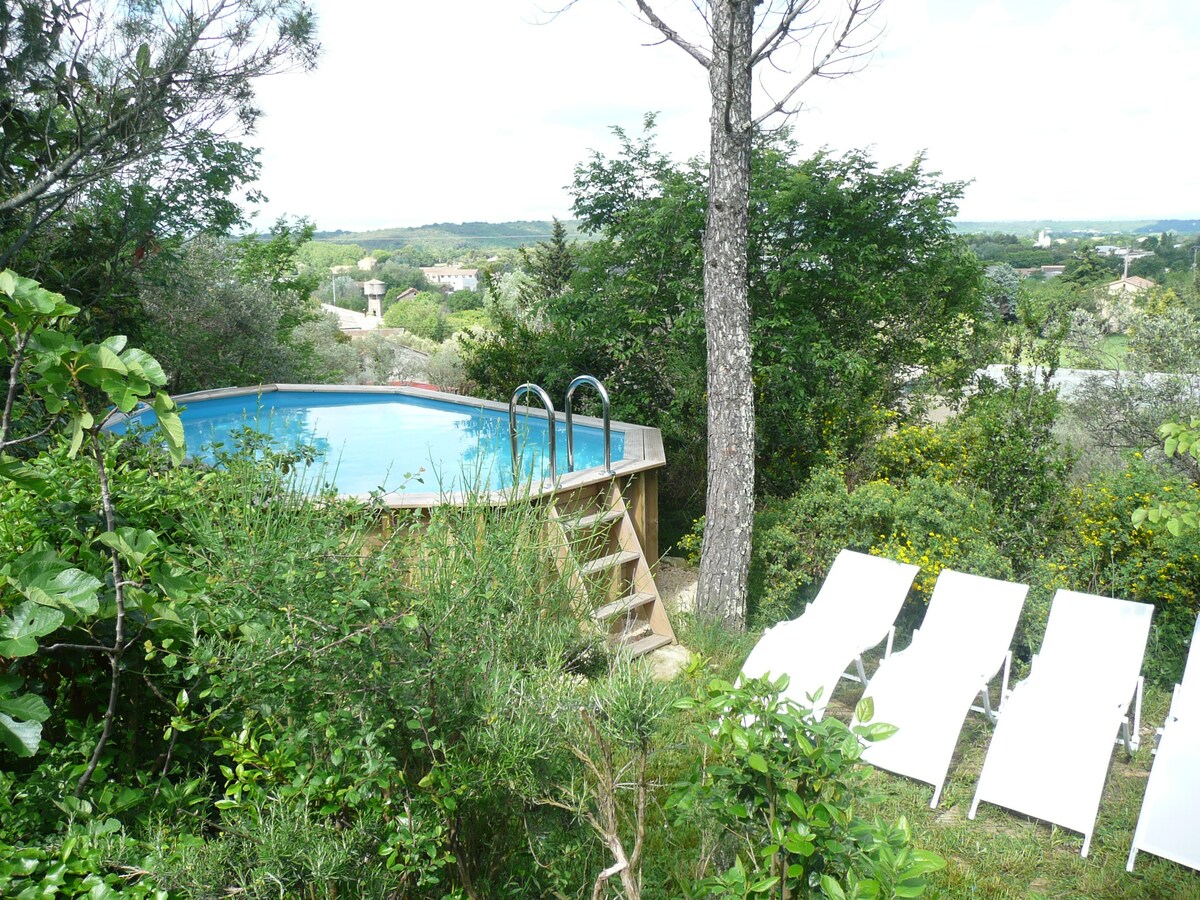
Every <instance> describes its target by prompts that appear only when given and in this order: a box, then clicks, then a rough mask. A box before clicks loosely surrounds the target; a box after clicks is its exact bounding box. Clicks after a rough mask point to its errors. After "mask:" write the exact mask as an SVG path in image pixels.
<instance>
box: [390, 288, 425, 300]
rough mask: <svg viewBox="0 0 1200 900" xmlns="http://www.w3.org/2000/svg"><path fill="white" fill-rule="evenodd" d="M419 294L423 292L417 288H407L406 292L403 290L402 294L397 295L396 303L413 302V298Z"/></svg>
mask: <svg viewBox="0 0 1200 900" xmlns="http://www.w3.org/2000/svg"><path fill="white" fill-rule="evenodd" d="M419 293H421V292H420V291H418V290H417V289H416V288H405V289H404V290H402V291H401V292H400V293H398V294H397V295H396V300H395V302H396V303H399V302H400V301H401V300H411V299H412V298H413V297H415V296H417V294H419Z"/></svg>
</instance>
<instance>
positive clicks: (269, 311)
mask: <svg viewBox="0 0 1200 900" xmlns="http://www.w3.org/2000/svg"><path fill="white" fill-rule="evenodd" d="M293 241H294V236H293V235H291V234H290V232H288V231H287V229H286V226H284V230H283V231H282V232H280V233H279V234H277V235H276V236H275V238H273V239H272V240H271V241H269V242H267V243H257V242H253V241H246V242H243V243H242V244H240V245H236V246H231V245H229V244H227V243H226V242H224V241H220V240H215V239H210V238H197V239H196V240H194V241H192V242H191V243H189V244H188V245H187V247H185V248H184V249H183V250H182V251H181V252H180V253H179V255H178V256H173V257H171V258H159V259H158V260H156V261H155V263H154V264H153V265H150V266H147V268H146V270H145V271H144V272H143V273H142V275H141V277H140V279H139V281H140V298H141V304H142V308H143V310H144V311H145V314H146V318H147V322H146V326H145V331H146V343H147V347H148V348H149V349H150V350H151V351H152V352H153V353H154V354H155V355H156V356H158V357H160V358H161V359H163V360H165V362H166V367H167V369H168V371H169V372H170V385H171V390H172V392H175V393H180V392H187V391H197V390H205V389H208V388H217V387H229V386H230V385H245V384H265V383H271V382H304V381H310V380H318V378H317V377H316V376H317V375H318V374H321V373H319V371H318V372H314V371H311V370H310V368H309V367H310V366H313V367H314V368H316V369H318V370H319V369H320V368H322V367H323V366H322V361H321V360H320V359H313V358H312V354H311V346H309V347H308V348H307V352H306V347H305V345H304V343H303V342H301V343H298V342H297V341H296V340H295V339H294V334H293V332H294V331H295V328H296V326H297V324H299V323H302V322H305V321H308V320H312V319H314V313H313V310H312V309H311V308H310V307H309V301H308V294H307V290H306V287H307V282H306V281H305V280H304V279H303V278H299V277H297V276H295V275H294V273H293V272H292V266H293V265H294V261H293V260H294V243H293ZM247 252H248V253H249V255H247ZM302 336H303V335H302Z"/></svg>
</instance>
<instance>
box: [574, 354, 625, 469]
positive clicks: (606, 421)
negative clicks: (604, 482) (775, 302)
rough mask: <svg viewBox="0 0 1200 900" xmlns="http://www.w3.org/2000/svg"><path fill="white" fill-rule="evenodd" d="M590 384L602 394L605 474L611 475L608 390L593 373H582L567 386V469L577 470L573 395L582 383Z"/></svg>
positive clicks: (610, 430) (610, 428)
mask: <svg viewBox="0 0 1200 900" xmlns="http://www.w3.org/2000/svg"><path fill="white" fill-rule="evenodd" d="M585 384H590V385H591V386H592V387H594V388H595V389H596V392H597V393H598V394H599V395H600V407H601V409H602V410H603V413H602V415H603V416H604V474H605V475H611V474H612V473H613V470H612V427H611V425H610V423H609V418H608V408H609V403H608V391H606V390H605V389H604V385H602V384H601V383H600V381H599V379H597V378H593V377H592V376H591V375H580V376H579V377H577V378H576V379H575V380H574V381H572V382H571V384H570V386H569V387H568V388H567V397H566V400H564V401H563V407H564V408H565V410H566V417H567V471H568V472H574V471H575V432H574V430H573V422H572V421H571V395H572V394H574V393H575V388H577V387H580V386H581V385H585Z"/></svg>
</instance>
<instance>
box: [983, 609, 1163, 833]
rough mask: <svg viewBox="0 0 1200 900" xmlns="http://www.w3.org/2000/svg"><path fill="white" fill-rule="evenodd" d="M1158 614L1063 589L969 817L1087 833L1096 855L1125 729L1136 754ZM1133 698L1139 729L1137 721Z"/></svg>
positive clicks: (1009, 705) (992, 749) (1010, 705)
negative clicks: (982, 808)
mask: <svg viewBox="0 0 1200 900" xmlns="http://www.w3.org/2000/svg"><path fill="white" fill-rule="evenodd" d="M1153 612H1154V607H1153V606H1151V605H1150V604H1148V603H1132V602H1130V601H1128V600H1117V599H1114V598H1112V597H1098V596H1094V595H1091V594H1080V593H1077V592H1075V591H1064V590H1060V591H1059V592H1058V593H1057V594H1055V596H1054V602H1053V604H1052V605H1051V607H1050V619H1049V621H1048V622H1047V623H1046V637H1045V638H1044V639H1043V641H1042V647H1041V651H1040V652H1039V653H1038V655H1037V656H1035V657H1034V658H1033V665H1032V666H1031V668H1030V673H1029V677H1028V678H1026V679H1025V680H1024V681H1022V682H1021V683H1020V684H1018V685H1017V686H1016V687H1015V688H1014V689H1013V692H1012V694H1011V696H1010V697H1009V698H1008V700H1007V701H1006V702H1005V705H1004V711H1003V712H1002V713H1001V714H1000V721H999V723H998V724H997V725H996V732H995V734H994V735H993V736H992V742H991V745H990V746H989V747H988V752H987V757H986V758H985V759H984V762H983V771H982V772H980V774H979V786H978V787H977V788H976V791H975V799H974V801H973V802H972V803H971V810H970V812H969V813H968V814H967V818H970V819H974V818H975V813H976V811H977V810H978V808H979V804H980V802H981V801H987V802H989V803H995V804H997V805H999V806H1004V807H1007V808H1008V809H1011V810H1015V811H1017V812H1020V813H1024V814H1026V815H1029V816H1033V817H1035V818H1038V819H1042V820H1043V821H1046V822H1052V823H1054V824H1056V825H1061V826H1062V827H1064V828H1069V829H1071V830H1072V831H1078V832H1080V833H1081V834H1082V835H1083V849H1082V851H1081V855H1082V856H1087V854H1088V848H1089V847H1090V846H1091V842H1092V829H1093V828H1094V827H1095V824H1096V814H1097V813H1098V812H1099V809H1100V795H1101V794H1102V793H1103V791H1104V778H1105V775H1106V774H1107V772H1108V764H1109V760H1110V759H1111V758H1112V745H1113V740H1114V738H1115V737H1116V736H1117V734H1118V732H1120V733H1121V740H1123V742H1124V744H1125V748H1126V750H1127V751H1129V752H1130V753H1132V752H1133V750H1134V749H1135V748H1136V746H1137V728H1138V725H1139V723H1140V718H1141V699H1142V679H1141V676H1140V674H1139V673H1140V671H1141V668H1142V657H1143V655H1144V654H1145V652H1146V640H1147V638H1148V637H1149V634H1150V616H1151V614H1152V613H1153ZM1131 700H1134V710H1133V729H1132V732H1131V731H1130V723H1129V721H1128V714H1129V708H1130V701H1131Z"/></svg>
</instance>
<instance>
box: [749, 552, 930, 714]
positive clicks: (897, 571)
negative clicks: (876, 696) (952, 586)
mask: <svg viewBox="0 0 1200 900" xmlns="http://www.w3.org/2000/svg"><path fill="white" fill-rule="evenodd" d="M918 571H919V568H918V567H917V566H914V565H910V564H907V563H898V562H895V561H894V560H890V559H885V558H884V557H881V556H870V555H868V554H865V553H858V552H856V551H853V550H843V551H841V552H840V553H839V554H838V555H837V558H836V559H835V560H834V561H833V565H832V566H830V568H829V574H828V575H826V576H825V581H824V583H823V584H822V585H821V590H820V591H819V592H818V593H817V596H816V597H815V598H814V599H813V601H812V602H811V603H810V604H809V605H808V608H807V609H805V611H804V614H803V615H801V616H800V617H799V618H796V619H791V620H790V621H786V622H780V623H779V624H778V625H776V626H774V627H773V628H769V629H767V631H766V632H764V633H763V636H762V638H761V639H760V640H759V642H758V644H757V645H755V647H754V649H753V650H751V651H750V655H749V656H748V657H747V658H746V662H745V664H744V665H743V666H742V677H743V678H758V677H761V676H763V675H767V676H769V677H770V678H771V679H772V680H774V679H777V678H778V677H779V676H780V675H787V676H788V678H789V684H788V687H787V688H786V689H785V690H784V691H783V692H782V694H781V696H783V697H786V698H787V699H790V700H792V701H793V702H795V703H797V704H798V705H800V706H803V707H805V708H811V709H812V711H813V715H814V716H815V717H816V718H818V719H820V718H821V717H822V716H823V715H824V714H825V707H826V706H827V705H828V703H829V697H830V695H831V694H832V693H833V689H834V687H835V686H836V685H837V682H838V679H839V678H841V677H842V676H843V675H845V674H846V669H847V668H848V667H849V666H850V665H851V664H855V665H856V666H857V668H858V680H861V681H863V682H864V683H865V682H866V671H865V669H864V668H863V662H862V654H863V653H865V652H866V651H867V650H869V649H871V648H872V647H874V646H876V645H878V644H880V643H882V642H883V641H884V640H886V641H887V649H886V651H885V653H890V652H891V641H892V635H893V633H894V626H893V623H894V622H895V621H896V616H898V615H899V614H900V607H901V606H902V605H903V603H904V598H905V597H906V596H907V595H908V590H909V588H910V587H912V583H913V579H914V578H916V577H917V572H918ZM846 677H848V678H849V677H852V676H850V675H846ZM818 691H819V692H820V694H819V696H818V697H817V699H816V700H814V701H812V702H810V701H809V699H808V698H809V697H810V696H813V695H817V693H818Z"/></svg>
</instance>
